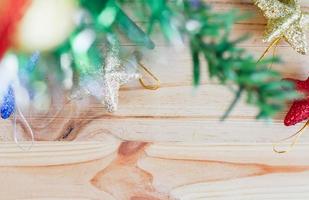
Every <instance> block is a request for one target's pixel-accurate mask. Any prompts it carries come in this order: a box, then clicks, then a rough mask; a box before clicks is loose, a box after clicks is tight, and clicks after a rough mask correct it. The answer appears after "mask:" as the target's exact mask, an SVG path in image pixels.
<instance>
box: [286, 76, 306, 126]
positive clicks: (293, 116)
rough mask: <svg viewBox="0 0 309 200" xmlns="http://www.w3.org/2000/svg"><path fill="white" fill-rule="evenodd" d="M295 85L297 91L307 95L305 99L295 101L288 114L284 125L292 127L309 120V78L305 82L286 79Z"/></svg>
mask: <svg viewBox="0 0 309 200" xmlns="http://www.w3.org/2000/svg"><path fill="white" fill-rule="evenodd" d="M285 80H288V81H292V82H294V83H295V87H296V90H297V91H298V92H301V93H303V94H304V95H305V98H304V99H301V100H295V101H294V102H293V104H292V106H291V108H290V110H289V112H288V113H287V114H286V116H285V119H284V125H286V126H291V125H295V124H297V123H299V122H301V121H304V120H307V119H309V97H308V95H309V78H308V79H307V80H305V81H301V80H296V79H285Z"/></svg>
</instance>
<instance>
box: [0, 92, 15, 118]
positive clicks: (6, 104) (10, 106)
mask: <svg viewBox="0 0 309 200" xmlns="http://www.w3.org/2000/svg"><path fill="white" fill-rule="evenodd" d="M14 110H15V95H14V91H13V88H12V87H11V86H10V87H9V88H8V91H7V94H6V95H5V96H4V97H3V102H2V105H1V108H0V113H1V118H2V119H7V118H9V117H10V116H11V114H12V113H13V112H14Z"/></svg>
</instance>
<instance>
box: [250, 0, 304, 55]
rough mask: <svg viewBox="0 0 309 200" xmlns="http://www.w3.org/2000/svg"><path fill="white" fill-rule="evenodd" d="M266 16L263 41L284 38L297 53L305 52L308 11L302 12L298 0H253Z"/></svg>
mask: <svg viewBox="0 0 309 200" xmlns="http://www.w3.org/2000/svg"><path fill="white" fill-rule="evenodd" d="M254 2H255V5H256V6H257V7H259V8H260V9H261V10H262V12H263V14H264V16H265V17H266V18H267V28H266V31H265V35H264V40H263V41H264V42H274V41H275V40H277V39H278V38H281V37H282V38H284V39H285V40H286V41H287V42H288V43H289V44H290V45H291V46H292V47H293V48H294V49H295V50H296V51H297V52H298V53H300V54H306V53H307V37H306V32H305V31H306V29H307V28H308V25H309V13H307V12H302V11H301V8H300V5H299V2H298V0H254Z"/></svg>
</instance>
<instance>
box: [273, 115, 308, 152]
mask: <svg viewBox="0 0 309 200" xmlns="http://www.w3.org/2000/svg"><path fill="white" fill-rule="evenodd" d="M308 125H309V120H308V121H307V122H306V124H305V125H303V126H302V127H301V129H299V130H298V131H297V132H296V133H294V134H293V135H291V136H289V137H287V138H284V139H282V140H280V141H279V142H277V143H275V144H273V151H274V152H276V153H279V154H282V153H288V152H289V151H291V150H292V149H293V147H294V146H295V144H297V142H298V140H299V138H300V136H301V135H302V134H303V133H304V130H305V129H306V127H307V126H308ZM293 138H294V139H293ZM290 139H293V140H292V142H291V143H290V145H289V147H288V149H287V150H278V149H277V147H278V146H279V145H280V144H282V143H284V142H286V141H288V140H290Z"/></svg>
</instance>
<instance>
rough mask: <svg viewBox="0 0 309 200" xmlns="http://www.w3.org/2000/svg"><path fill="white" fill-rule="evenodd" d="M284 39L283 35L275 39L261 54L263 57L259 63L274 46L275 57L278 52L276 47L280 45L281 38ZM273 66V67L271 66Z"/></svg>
mask: <svg viewBox="0 0 309 200" xmlns="http://www.w3.org/2000/svg"><path fill="white" fill-rule="evenodd" d="M281 39H282V37H279V38H277V39H275V40H274V41H273V42H272V43H271V44H270V45H269V46H268V47H267V48H266V50H265V51H264V52H263V54H262V55H261V57H260V58H259V59H258V61H257V63H259V62H260V61H261V60H262V59H263V58H264V57H265V55H266V54H267V52H268V51H269V50H270V49H271V48H273V47H274V50H273V57H274V56H275V52H276V48H277V46H278V43H279V42H280V40H281ZM272 64H273V63H271V66H272ZM270 68H271V67H270Z"/></svg>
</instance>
